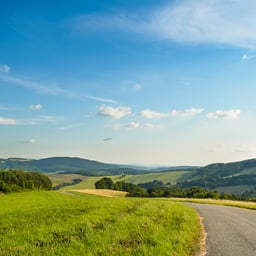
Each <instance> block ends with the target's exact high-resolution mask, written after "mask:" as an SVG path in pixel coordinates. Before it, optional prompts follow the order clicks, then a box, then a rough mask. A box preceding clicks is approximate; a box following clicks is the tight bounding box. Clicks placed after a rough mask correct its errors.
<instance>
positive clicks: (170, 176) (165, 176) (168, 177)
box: [47, 171, 191, 190]
mask: <svg viewBox="0 0 256 256" xmlns="http://www.w3.org/2000/svg"><path fill="white" fill-rule="evenodd" d="M190 173H191V171H170V172H156V173H148V174H140V175H124V176H123V175H113V176H98V177H92V176H89V177H88V176H82V175H75V174H47V176H48V177H49V178H50V179H51V181H52V183H53V185H58V184H60V183H64V182H71V181H72V180H73V179H76V178H78V179H81V180H82V182H80V183H78V184H75V185H71V186H68V187H63V188H61V190H66V189H93V188H95V186H94V184H95V182H96V181H98V180H100V179H101V178H103V177H109V178H111V179H112V180H113V182H117V181H127V182H131V183H134V184H139V183H146V182H151V181H154V180H159V181H162V182H163V183H164V184H166V183H171V184H176V182H177V181H178V180H179V179H182V178H183V177H186V176H187V175H189V174H190Z"/></svg>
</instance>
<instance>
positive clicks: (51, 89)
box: [0, 75, 117, 104]
mask: <svg viewBox="0 0 256 256" xmlns="http://www.w3.org/2000/svg"><path fill="white" fill-rule="evenodd" d="M0 80H1V81H4V82H7V83H10V84H14V85H18V86H22V87H24V88H27V89H31V90H33V91H35V92H37V93H40V94H45V95H52V96H62V97H67V98H71V99H78V100H88V99H89V100H93V101H97V102H103V103H112V104H117V101H115V100H113V99H108V98H102V97H96V96H92V95H89V94H84V93H81V92H75V91H74V90H69V89H64V88H62V87H61V86H59V85H56V84H51V85H45V84H43V83H39V82H35V81H32V80H28V79H23V78H17V77H13V76H7V75H0Z"/></svg>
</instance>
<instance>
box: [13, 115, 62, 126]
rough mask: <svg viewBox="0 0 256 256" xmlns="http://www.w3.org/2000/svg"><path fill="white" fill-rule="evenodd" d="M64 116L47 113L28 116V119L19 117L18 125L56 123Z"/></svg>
mask: <svg viewBox="0 0 256 256" xmlns="http://www.w3.org/2000/svg"><path fill="white" fill-rule="evenodd" d="M62 119H63V118H62V117H59V116H54V115H45V116H38V117H35V118H28V119H17V120H16V124H17V125H38V124H56V123H58V122H60V121H61V120H62Z"/></svg>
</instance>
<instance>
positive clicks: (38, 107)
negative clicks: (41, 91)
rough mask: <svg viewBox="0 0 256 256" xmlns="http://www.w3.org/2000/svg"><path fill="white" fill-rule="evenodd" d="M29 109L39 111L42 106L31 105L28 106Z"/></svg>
mask: <svg viewBox="0 0 256 256" xmlns="http://www.w3.org/2000/svg"><path fill="white" fill-rule="evenodd" d="M29 108H30V109H31V110H40V109H42V108H43V106H42V105H41V104H32V105H30V106H29Z"/></svg>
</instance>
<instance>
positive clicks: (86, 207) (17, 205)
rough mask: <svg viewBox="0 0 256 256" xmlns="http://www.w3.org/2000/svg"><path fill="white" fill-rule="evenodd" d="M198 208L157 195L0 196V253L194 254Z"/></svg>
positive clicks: (87, 255)
mask: <svg viewBox="0 0 256 256" xmlns="http://www.w3.org/2000/svg"><path fill="white" fill-rule="evenodd" d="M200 232H201V227H200V224H199V220H198V215H197V213H196V211H195V210H194V209H192V208H190V207H188V206H185V205H182V204H180V203H177V202H171V201H167V200H160V199H138V198H104V197H97V196H92V195H84V194H79V193H78V194H74V195H68V194H62V193H59V192H27V193H20V194H10V195H1V196H0V255H1V256H3V255H4V256H14V255H25V256H31V255H35V256H40V255H42V256H51V255H61V256H65V255H67V256H72V255H75V256H79V255H85V256H90V255H91V256H94V255H101V256H104V255H106V256H111V255H145V256H146V255H147V256H150V255H152V256H155V255H158V256H162V255H173V256H174V255H177V256H186V255H194V254H195V252H196V251H197V250H198V244H199V239H200V236H199V234H200Z"/></svg>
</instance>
